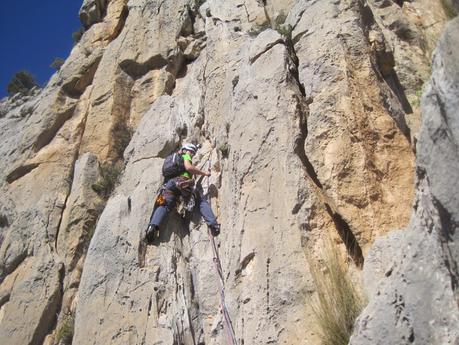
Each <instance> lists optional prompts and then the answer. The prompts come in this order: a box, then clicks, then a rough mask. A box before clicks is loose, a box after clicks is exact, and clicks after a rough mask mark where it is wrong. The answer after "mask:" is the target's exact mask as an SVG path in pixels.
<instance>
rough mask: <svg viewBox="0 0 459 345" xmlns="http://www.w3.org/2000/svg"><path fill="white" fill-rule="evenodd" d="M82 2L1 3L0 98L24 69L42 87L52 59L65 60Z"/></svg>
mask: <svg viewBox="0 0 459 345" xmlns="http://www.w3.org/2000/svg"><path fill="white" fill-rule="evenodd" d="M82 2H83V0H12V1H8V0H0V63H1V65H0V98H3V97H5V96H7V94H8V93H7V91H6V86H7V85H8V82H9V81H10V79H11V77H12V76H13V74H14V73H16V72H18V71H20V70H27V71H29V72H30V73H32V75H33V76H34V77H35V80H36V81H37V82H38V84H40V85H43V84H46V82H47V81H48V80H49V78H50V77H51V75H52V74H53V73H54V72H55V70H54V69H53V68H51V67H49V65H50V64H51V63H52V62H53V60H54V58H55V57H60V58H62V59H64V60H65V59H66V58H67V57H68V55H69V54H70V51H71V49H72V46H73V40H72V32H74V31H77V30H78V29H79V28H80V26H81V24H80V20H79V18H78V11H79V9H80V7H81V4H82Z"/></svg>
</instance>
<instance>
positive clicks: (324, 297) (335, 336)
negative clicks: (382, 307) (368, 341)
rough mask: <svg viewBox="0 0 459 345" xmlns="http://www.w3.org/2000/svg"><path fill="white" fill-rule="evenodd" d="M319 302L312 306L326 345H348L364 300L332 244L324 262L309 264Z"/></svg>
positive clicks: (327, 248)
mask: <svg viewBox="0 0 459 345" xmlns="http://www.w3.org/2000/svg"><path fill="white" fill-rule="evenodd" d="M309 266H310V270H311V274H312V278H313V280H314V283H315V285H316V289H317V298H316V300H315V301H314V302H313V304H312V309H313V313H314V316H315V318H316V321H317V326H318V329H319V335H320V338H321V340H322V344H323V345H347V344H348V343H349V338H350V336H351V334H352V330H353V327H354V322H355V320H356V318H357V317H358V316H359V314H360V312H361V311H362V309H363V307H364V300H363V298H362V297H361V296H360V294H359V293H358V291H357V289H356V288H355V286H354V285H353V283H352V281H351V279H350V277H349V273H348V270H347V267H346V266H345V264H343V263H342V262H341V261H340V259H339V253H338V250H337V248H336V247H335V246H334V245H333V244H332V243H331V241H329V242H328V243H327V244H326V246H325V250H324V262H323V263H321V264H320V265H319V263H317V262H313V260H309Z"/></svg>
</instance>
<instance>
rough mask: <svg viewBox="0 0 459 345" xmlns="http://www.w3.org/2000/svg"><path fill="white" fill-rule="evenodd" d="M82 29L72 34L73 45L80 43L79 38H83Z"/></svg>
mask: <svg viewBox="0 0 459 345" xmlns="http://www.w3.org/2000/svg"><path fill="white" fill-rule="evenodd" d="M83 34H84V28H79V29H78V30H77V31H74V32H72V39H73V44H77V43H78V42H80V40H81V37H83Z"/></svg>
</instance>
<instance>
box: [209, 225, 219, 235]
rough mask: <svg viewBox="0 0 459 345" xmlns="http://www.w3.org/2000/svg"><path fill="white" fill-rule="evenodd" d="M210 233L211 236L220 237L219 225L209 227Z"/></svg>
mask: <svg viewBox="0 0 459 345" xmlns="http://www.w3.org/2000/svg"><path fill="white" fill-rule="evenodd" d="M210 232H211V234H212V236H218V235H220V224H216V225H211V226H210Z"/></svg>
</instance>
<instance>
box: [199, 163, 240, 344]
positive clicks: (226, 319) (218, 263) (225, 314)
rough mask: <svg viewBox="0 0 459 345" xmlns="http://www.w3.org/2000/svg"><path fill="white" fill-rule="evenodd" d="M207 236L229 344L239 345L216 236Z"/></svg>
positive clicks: (208, 184)
mask: <svg viewBox="0 0 459 345" xmlns="http://www.w3.org/2000/svg"><path fill="white" fill-rule="evenodd" d="M208 161H209V169H210V168H211V167H212V160H211V158H209V159H208ZM209 187H210V182H209V177H207V195H206V199H207V201H208V202H209V203H210V200H209ZM207 234H208V235H209V240H210V243H211V246H212V252H213V255H214V257H213V262H214V264H215V270H216V271H217V273H218V277H219V281H220V311H221V313H222V315H223V320H224V323H225V329H226V334H227V338H228V344H230V345H237V340H236V335H235V334H234V329H233V324H232V323H231V318H230V315H229V313H228V309H227V308H226V303H225V281H224V279H223V269H222V264H221V261H220V256H219V255H218V250H217V245H216V244H215V240H214V236H212V233H211V229H210V227H208V228H207Z"/></svg>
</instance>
